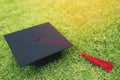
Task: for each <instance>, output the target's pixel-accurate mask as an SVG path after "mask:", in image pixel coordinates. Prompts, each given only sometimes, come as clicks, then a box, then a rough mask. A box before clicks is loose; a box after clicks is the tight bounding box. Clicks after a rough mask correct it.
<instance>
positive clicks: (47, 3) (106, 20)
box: [0, 0, 120, 80]
mask: <svg viewBox="0 0 120 80" xmlns="http://www.w3.org/2000/svg"><path fill="white" fill-rule="evenodd" d="M44 22H50V23H51V24H53V25H54V26H55V28H56V29H57V30H58V31H59V32H61V33H62V34H63V35H64V36H65V37H66V38H67V39H68V40H69V41H71V42H72V43H73V44H74V45H76V46H77V47H78V48H79V49H80V51H85V52H86V53H88V54H90V55H93V56H96V57H99V58H102V59H105V60H108V61H112V62H114V64H115V66H114V68H113V70H112V71H111V72H110V73H107V72H105V71H104V70H103V69H102V68H101V67H97V66H94V65H92V64H90V62H88V61H87V60H86V59H84V58H82V57H80V56H79V53H78V52H77V51H75V50H72V49H71V48H69V49H66V50H65V51H63V52H62V57H61V58H60V59H59V60H58V61H54V62H50V63H49V64H47V65H45V66H42V67H39V68H37V67H30V66H25V67H23V68H19V66H18V64H17V62H16V61H15V59H14V57H13V55H12V52H11V50H10V49H9V47H8V45H7V43H6V41H5V39H4V37H3V35H5V34H8V33H11V32H15V31H18V30H22V29H25V28H28V27H31V26H33V25H37V24H42V23H44ZM0 80H120V1H119V0H0Z"/></svg>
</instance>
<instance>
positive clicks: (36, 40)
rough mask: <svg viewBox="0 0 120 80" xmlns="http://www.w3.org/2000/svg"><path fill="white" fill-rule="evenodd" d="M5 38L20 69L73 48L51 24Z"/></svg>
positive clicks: (18, 32) (28, 29)
mask: <svg viewBox="0 0 120 80" xmlns="http://www.w3.org/2000/svg"><path fill="white" fill-rule="evenodd" d="M4 37H5V39H6V41H7V43H8V45H9V46H10V48H11V50H12V53H13V55H14V56H15V58H16V60H17V62H18V63H19V65H20V67H22V66H24V65H27V64H30V63H33V62H35V61H37V60H40V59H43V58H45V57H48V56H50V55H53V54H57V52H60V51H62V50H63V49H65V48H68V47H70V46H72V44H71V43H70V42H69V41H68V40H66V39H65V37H63V35H61V34H60V33H59V32H58V31H57V30H56V29H55V28H54V27H53V26H52V25H51V24H50V23H44V24H41V25H37V26H33V27H31V28H27V29H24V30H21V31H17V32H14V33H10V34H7V35H5V36H4Z"/></svg>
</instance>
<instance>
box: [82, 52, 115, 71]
mask: <svg viewBox="0 0 120 80" xmlns="http://www.w3.org/2000/svg"><path fill="white" fill-rule="evenodd" d="M81 56H82V57H85V58H86V59H87V60H89V61H90V62H92V63H93V64H95V65H97V66H101V67H103V69H105V70H106V71H107V72H108V73H109V72H110V71H111V70H112V68H113V66H114V65H113V63H112V62H108V61H105V60H102V59H99V58H96V57H93V56H90V55H88V54H86V53H85V52H82V53H81Z"/></svg>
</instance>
